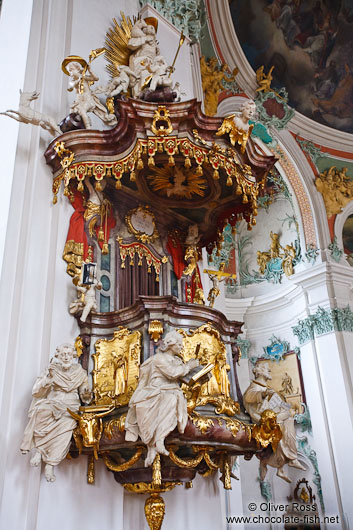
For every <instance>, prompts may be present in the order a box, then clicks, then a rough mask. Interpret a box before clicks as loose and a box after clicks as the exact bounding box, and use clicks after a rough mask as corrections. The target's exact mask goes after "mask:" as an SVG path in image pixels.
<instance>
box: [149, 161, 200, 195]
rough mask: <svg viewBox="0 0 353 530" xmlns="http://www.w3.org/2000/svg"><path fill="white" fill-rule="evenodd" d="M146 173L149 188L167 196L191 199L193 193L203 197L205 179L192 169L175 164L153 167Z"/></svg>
mask: <svg viewBox="0 0 353 530" xmlns="http://www.w3.org/2000/svg"><path fill="white" fill-rule="evenodd" d="M151 171H152V172H153V174H151V175H148V176H147V179H148V181H149V182H150V185H151V188H152V190H153V191H155V192H159V193H160V194H161V195H164V196H166V197H168V198H185V199H192V198H193V196H194V195H198V196H199V197H204V195H205V190H206V189H207V180H206V179H205V178H202V177H201V176H199V175H196V173H195V171H194V170H185V169H181V168H179V167H177V166H166V167H155V168H153V169H152V170H151Z"/></svg>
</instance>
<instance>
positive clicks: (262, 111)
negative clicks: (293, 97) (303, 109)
mask: <svg viewBox="0 0 353 530" xmlns="http://www.w3.org/2000/svg"><path fill="white" fill-rule="evenodd" d="M257 94H258V95H257V97H256V99H255V104H256V110H257V113H258V117H259V121H260V122H261V123H263V124H264V125H267V126H270V127H275V129H278V130H282V129H285V128H286V127H287V124H288V122H289V121H290V120H291V119H292V118H293V116H294V110H293V109H291V108H290V107H289V105H288V93H287V91H286V89H285V88H284V87H282V88H281V89H280V90H279V91H278V93H277V92H273V91H270V92H258V93H257ZM271 99H272V100H274V102H276V103H277V105H280V106H281V108H282V110H283V111H284V116H283V118H279V117H278V116H276V114H268V112H267V110H266V106H265V104H266V102H269V101H270V100H271Z"/></svg>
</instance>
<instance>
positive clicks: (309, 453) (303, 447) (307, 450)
mask: <svg viewBox="0 0 353 530" xmlns="http://www.w3.org/2000/svg"><path fill="white" fill-rule="evenodd" d="M297 448H298V451H300V452H302V453H303V454H304V455H305V456H306V457H307V458H308V459H309V460H310V462H311V464H312V466H313V468H314V478H313V483H314V484H315V486H316V488H317V493H318V495H319V499H320V505H321V509H322V511H323V513H325V504H324V498H323V495H322V488H321V475H320V473H319V466H318V462H317V457H316V452H315V451H314V449H312V448H311V447H310V445H309V441H308V438H307V437H306V436H304V437H303V438H297Z"/></svg>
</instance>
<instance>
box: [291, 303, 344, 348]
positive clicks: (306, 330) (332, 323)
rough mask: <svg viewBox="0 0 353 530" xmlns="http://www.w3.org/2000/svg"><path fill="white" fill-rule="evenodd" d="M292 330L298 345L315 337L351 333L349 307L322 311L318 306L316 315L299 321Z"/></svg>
mask: <svg viewBox="0 0 353 530" xmlns="http://www.w3.org/2000/svg"><path fill="white" fill-rule="evenodd" d="M292 330H293V333H294V335H296V336H297V337H298V340H299V344H305V343H306V342H308V341H310V340H313V339H314V338H315V337H319V336H320V335H325V334H327V333H332V332H334V331H349V332H353V313H352V311H351V308H350V306H349V305H347V307H345V308H343V309H340V308H337V307H335V308H333V309H331V308H329V309H324V308H322V307H320V306H319V307H318V308H317V311H316V313H314V314H313V315H309V316H308V317H307V318H305V319H304V320H299V322H298V324H297V325H296V326H293V327H292Z"/></svg>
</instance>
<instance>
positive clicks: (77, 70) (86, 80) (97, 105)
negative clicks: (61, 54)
mask: <svg viewBox="0 0 353 530" xmlns="http://www.w3.org/2000/svg"><path fill="white" fill-rule="evenodd" d="M62 69H63V71H64V73H65V74H67V75H68V76H69V77H70V81H69V86H68V91H72V90H75V92H76V94H77V96H76V99H75V101H74V102H73V103H72V105H71V107H70V111H71V112H73V113H78V114H80V116H81V117H82V121H83V123H84V125H85V127H86V129H91V128H92V123H91V120H90V118H89V116H88V113H89V112H92V113H93V114H95V115H96V116H98V118H100V119H101V120H102V121H103V123H105V124H106V125H111V126H114V125H116V123H117V121H116V117H115V116H114V114H109V113H108V111H107V109H106V107H105V106H104V105H103V103H101V102H100V101H99V99H98V97H97V96H96V95H95V94H94V93H93V91H92V90H91V85H93V83H95V82H96V81H98V80H99V78H98V77H97V76H96V75H95V74H94V73H93V72H92V70H91V67H90V65H89V64H88V63H87V62H86V61H85V60H84V59H82V57H76V56H69V57H66V59H64V61H63V63H62Z"/></svg>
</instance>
